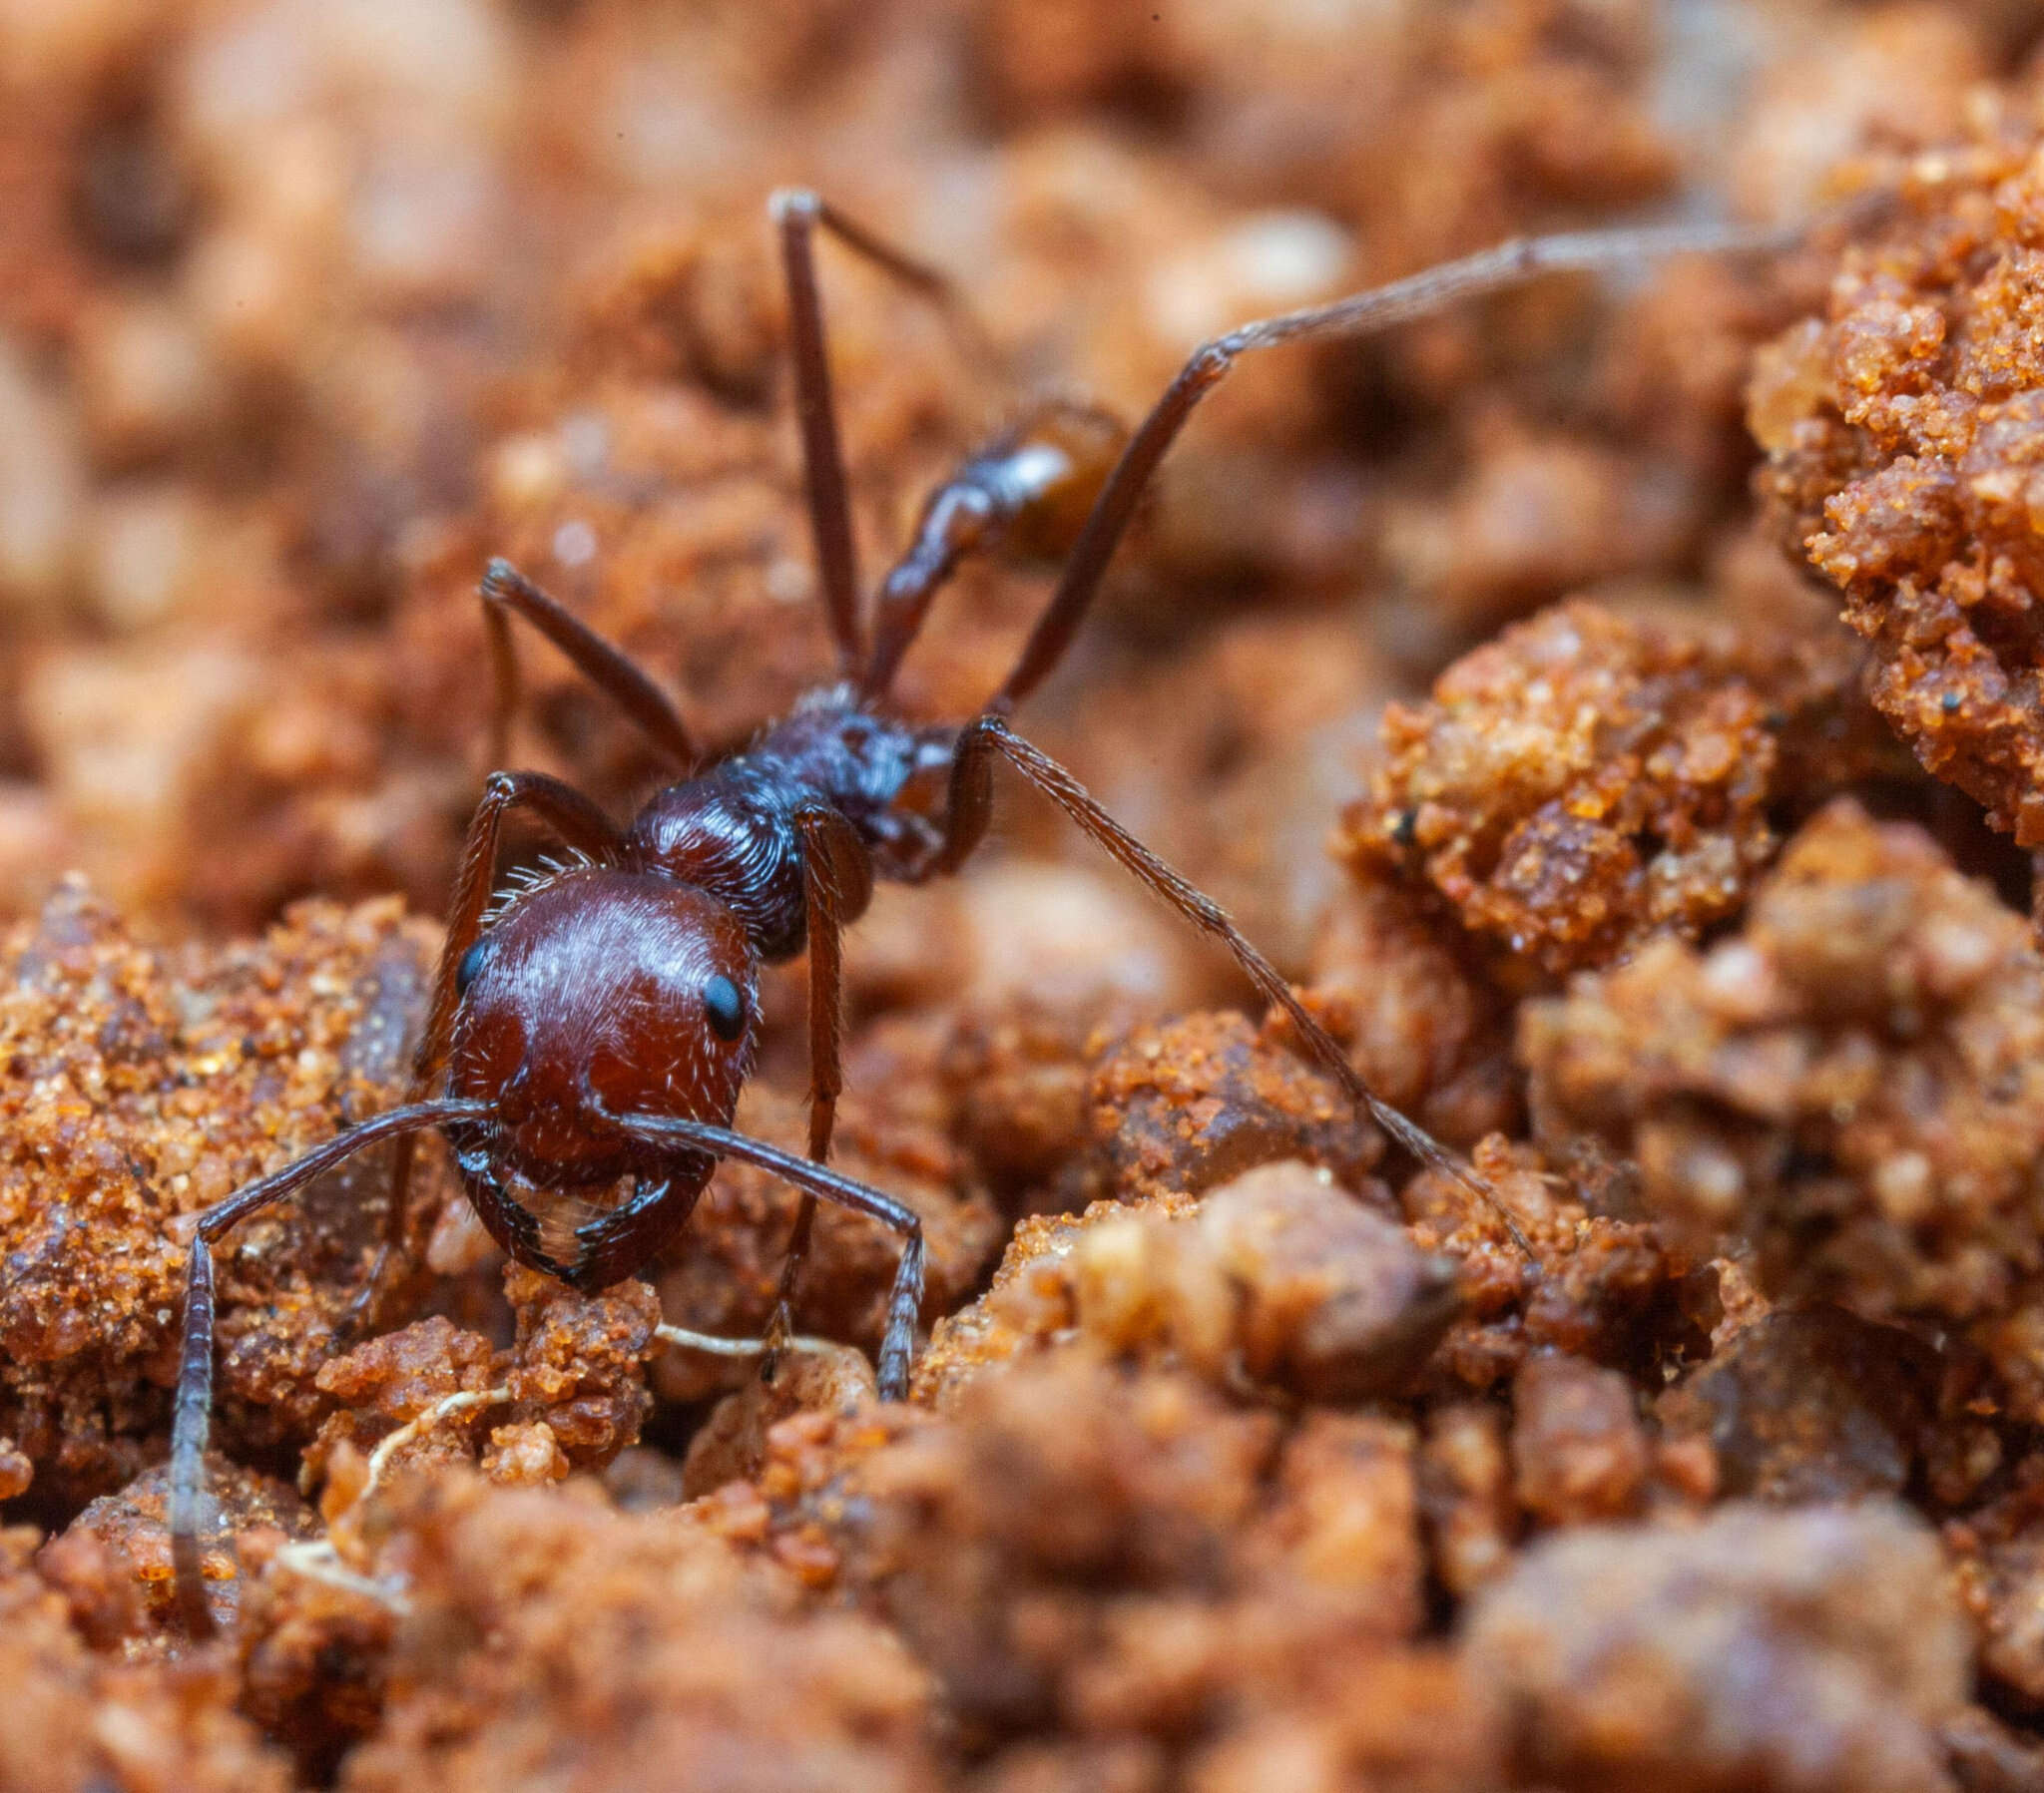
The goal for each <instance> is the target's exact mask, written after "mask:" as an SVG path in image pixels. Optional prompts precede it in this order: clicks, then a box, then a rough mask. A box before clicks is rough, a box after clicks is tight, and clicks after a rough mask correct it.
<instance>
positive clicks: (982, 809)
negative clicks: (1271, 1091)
mask: <svg viewBox="0 0 2044 1793" xmlns="http://www.w3.org/2000/svg"><path fill="white" fill-rule="evenodd" d="M996 753H999V754H1001V755H1002V756H1003V757H1005V758H1006V759H1007V761H1008V763H1009V764H1010V765H1012V766H1013V767H1014V768H1015V769H1016V770H1017V771H1018V772H1020V773H1021V774H1022V776H1023V777H1024V778H1026V779H1027V780H1028V781H1029V782H1030V783H1031V784H1033V785H1034V786H1035V787H1036V788H1037V789H1038V790H1040V791H1042V792H1043V794H1044V795H1045V796H1047V797H1048V798H1050V800H1051V801H1052V802H1053V803H1055V804H1056V805H1057V806H1058V807H1059V808H1060V809H1062V810H1063V811H1064V812H1065V814H1066V815H1068V816H1070V817H1071V819H1072V820H1073V821H1074V822H1076V823H1077V824H1078V825H1079V827H1080V828H1081V829H1083V830H1084V831H1085V833H1086V834H1088V835H1089V836H1091V838H1092V839H1093V841H1094V842H1095V843H1096V844H1097V845H1099V846H1101V847H1102V848H1104V849H1105V850H1106V851H1107V852H1108V854H1109V855H1110V856H1111V857H1113V858H1114V859H1115V860H1116V861H1117V862H1118V863H1119V864H1120V865H1121V866H1122V867H1123V868H1124V869H1125V870H1127V871H1129V872H1131V873H1133V874H1134V875H1135V877H1137V878H1138V879H1140V880H1141V881H1142V882H1143V883H1144V884H1145V885H1147V886H1148V887H1149V889H1150V890H1151V891H1153V892H1154V893H1155V894H1156V895H1158V896H1160V897H1162V898H1163V899H1164V900H1165V902H1167V903H1169V904H1170V905H1171V907H1172V908H1174V909H1176V910H1177V911H1178V913H1179V914H1180V915H1182V916H1183V917H1184V918H1185V919H1186V920H1187V921H1189V922H1191V923H1192V925H1193V926H1194V927H1196V928H1198V929H1199V930H1200V931H1201V932H1202V933H1203V934H1207V935H1209V936H1211V937H1212V938H1213V939H1215V940H1218V941H1219V942H1220V943H1221V944H1222V946H1224V947H1226V948H1227V950H1228V951H1229V953H1230V954H1231V955H1232V956H1233V957H1234V959H1235V962H1236V963H1237V964H1238V965H1240V966H1241V967H1242V968H1243V970H1244V971H1245V972H1246V973H1247V974H1248V975H1249V978H1250V981H1251V982H1252V983H1254V984H1255V985H1256V986H1257V988H1258V989H1259V990H1261V991H1262V992H1263V993H1264V995H1265V997H1266V998H1268V999H1269V1000H1270V1001H1271V1002H1272V1003H1274V1004H1276V1005H1277V1006H1278V1008H1280V1009H1282V1010H1283V1011H1284V1014H1285V1017H1286V1019H1287V1020H1289V1021H1290V1023H1291V1025H1292V1028H1293V1029H1294V1030H1295V1031H1296V1032H1297V1034H1298V1037H1299V1039H1300V1041H1301V1042H1302V1043H1303V1044H1304V1046H1305V1048H1306V1050H1307V1051H1308V1052H1309V1053H1310V1054H1311V1055H1312V1057H1313V1058H1315V1059H1317V1060H1318V1061H1319V1062H1320V1064H1321V1065H1322V1066H1323V1067H1324V1068H1325V1069H1326V1070H1327V1071H1328V1072H1330V1073H1331V1074H1332V1075H1333V1077H1334V1080H1335V1081H1336V1082H1337V1083H1338V1084H1340V1086H1341V1088H1342V1089H1343V1090H1344V1091H1345V1092H1346V1093H1347V1095H1348V1099H1349V1100H1350V1101H1351V1102H1352V1103H1354V1104H1355V1105H1356V1106H1357V1107H1358V1108H1360V1109H1362V1110H1363V1111H1364V1112H1365V1113H1366V1114H1367V1115H1368V1116H1369V1118H1370V1119H1371V1120H1372V1121H1375V1122H1376V1123H1377V1125H1378V1126H1380V1127H1382V1128H1383V1129H1384V1131H1385V1132H1387V1133H1388V1134H1390V1136H1391V1137H1392V1138H1393V1139H1395V1140H1396V1141H1397V1142H1398V1143H1399V1144H1400V1145H1402V1146H1403V1147H1404V1148H1405V1149H1406V1150H1407V1151H1408V1152H1410V1153H1411V1154H1412V1155H1413V1156H1414V1157H1416V1158H1418V1159H1419V1160H1420V1162H1422V1163H1423V1164H1425V1165H1427V1166H1428V1167H1429V1168H1431V1169H1434V1170H1438V1171H1440V1172H1442V1173H1443V1174H1445V1175H1448V1176H1451V1177H1453V1178H1454V1179H1455V1181H1456V1182H1458V1183H1460V1184H1461V1185H1462V1187H1463V1188H1465V1189H1467V1190H1468V1191H1469V1192H1470V1193H1471V1194H1473V1195H1475V1196H1476V1197H1477V1198H1478V1199H1479V1200H1481V1201H1483V1202H1484V1203H1485V1204H1486V1205H1487V1206H1488V1207H1489V1208H1490V1209H1491V1210H1492V1212H1494V1213H1495V1214H1496V1215H1497V1216H1498V1218H1499V1219H1500V1220H1501V1221H1503V1223H1504V1226H1505V1230H1506V1231H1508V1232H1509V1233H1510V1234H1511V1236H1512V1239H1513V1241H1514V1242H1515V1243H1516V1244H1517V1245H1518V1247H1519V1248H1520V1250H1522V1251H1523V1252H1524V1253H1525V1254H1526V1256H1527V1257H1528V1258H1532V1257H1533V1256H1534V1252H1533V1247H1532V1245H1531V1244H1530V1243H1529V1242H1528V1240H1527V1238H1526V1235H1525V1233H1524V1232H1523V1231H1522V1230H1521V1229H1520V1227H1519V1223H1518V1221H1517V1220H1516V1219H1514V1218H1513V1216H1512V1214H1511V1212H1510V1211H1509V1210H1508V1209H1507V1208H1506V1207H1505V1205H1504V1203H1503V1202H1502V1201H1501V1200H1500V1199H1499V1197H1498V1193H1497V1191H1496V1190H1495V1189H1493V1188H1492V1187H1491V1186H1490V1184H1489V1183H1487V1182H1486V1181H1484V1180H1483V1178H1482V1177H1480V1176H1478V1175H1477V1174H1476V1172H1475V1171H1474V1170H1472V1169H1471V1168H1470V1167H1469V1166H1468V1165H1467V1164H1466V1163H1464V1162H1463V1160H1462V1159H1461V1158H1460V1157H1459V1156H1457V1155H1456V1154H1455V1153H1454V1152H1452V1151H1450V1150H1449V1149H1448V1148H1447V1147H1446V1146H1445V1145H1443V1144H1442V1143H1441V1142H1440V1141H1439V1140H1438V1139H1436V1138H1435V1137H1434V1136H1433V1135H1432V1134H1431V1133H1429V1132H1428V1131H1427V1130H1426V1129H1425V1128H1424V1127H1422V1126H1420V1125H1418V1124H1417V1123H1416V1122H1414V1121H1409V1120H1407V1119H1406V1118H1405V1116H1403V1115H1401V1114H1400V1113H1399V1112H1398V1111H1397V1110H1396V1109H1394V1108H1392V1107H1391V1105H1390V1104H1389V1103H1387V1102H1385V1101H1384V1100H1383V1099H1382V1098H1381V1097H1379V1096H1378V1095H1377V1094H1376V1092H1375V1091H1373V1090H1372V1089H1371V1088H1370V1087H1369V1086H1368V1085H1367V1084H1366V1083H1364V1082H1363V1081H1362V1078H1361V1077H1360V1075H1358V1073H1357V1072H1356V1069H1355V1067H1354V1066H1353V1065H1352V1064H1350V1063H1349V1060H1348V1055H1347V1054H1346V1053H1344V1052H1343V1051H1342V1050H1341V1048H1340V1047H1339V1046H1338V1045H1336V1044H1335V1041H1334V1039H1333V1036H1332V1035H1330V1034H1329V1033H1328V1032H1327V1031H1326V1029H1325V1028H1323V1027H1321V1026H1320V1024H1319V1023H1318V1022H1317V1021H1315V1020H1314V1019H1313V1017H1312V1014H1311V1012H1310V1011H1309V1010H1308V1009H1307V1008H1306V1006H1305V1005H1304V1004H1303V1003H1301V1002H1300V1001H1299V1000H1298V998H1297V997H1296V996H1295V995H1294V994H1293V993H1292V989H1291V986H1290V985H1289V984H1288V983H1286V982H1285V980H1284V977H1283V976H1282V974H1281V973H1280V972H1279V971H1278V968H1277V967H1276V966H1275V965H1273V964H1272V963H1271V961H1270V960H1268V959H1267V958H1265V957H1264V955H1263V954H1262V953H1260V952H1259V951H1258V950H1257V949H1256V947H1255V946H1254V945H1252V944H1251V942H1250V940H1249V937H1248V936H1247V935H1245V934H1244V933H1243V931H1242V930H1241V929H1240V928H1238V927H1237V926H1236V925H1235V922H1234V921H1233V920H1232V919H1231V918H1230V916H1229V914H1228V911H1227V910H1225V909H1223V908H1222V907H1221V905H1220V904H1219V903H1217V902H1215V901H1214V899H1213V898H1212V897H1210V896H1208V895H1206V894H1205V892H1203V891H1201V890H1199V889H1197V888H1196V887H1195V886H1194V885H1192V884H1191V883H1189V882H1188V881H1187V880H1186V879H1185V878H1183V877H1181V876H1180V875H1179V873H1177V872H1176V871H1174V870H1173V869H1172V868H1171V867H1170V866H1169V865H1167V864H1166V863H1165V862H1164V861H1163V860H1162V859H1160V858H1159V857H1158V856H1157V855H1156V854H1155V853H1153V852H1151V850H1150V849H1149V848H1148V847H1146V846H1145V845H1144V844H1143V843H1142V842H1141V841H1140V840H1138V839H1137V838H1136V837H1135V836H1134V835H1133V834H1131V833H1130V832H1129V831H1128V830H1127V829H1126V828H1124V827H1123V826H1122V825H1121V823H1119V822H1118V821H1116V820H1115V819H1114V817H1113V816H1111V815H1109V814H1108V813H1107V811H1106V810H1105V809H1103V808H1102V807H1101V806H1100V804H1099V803H1098V802H1097V801H1096V800H1095V799H1094V797H1093V795H1092V793H1091V792H1089V791H1088V790H1087V789H1086V787H1085V786H1084V785H1083V784H1081V783H1080V782H1079V780H1078V779H1077V778H1075V777H1073V776H1072V774H1071V773H1070V772H1068V771H1066V770H1065V768H1064V767H1063V766H1061V765H1059V764H1058V762H1057V761H1056V760H1054V759H1052V758H1051V757H1050V755H1049V754H1047V753H1044V752H1042V751H1040V750H1039V749H1038V748H1036V747H1033V746H1031V745H1030V744H1029V742H1027V741H1026V740H1024V739H1023V738H1022V737H1021V736H1020V735H1018V734H1017V733H1015V731H1014V730H1013V729H1012V728H1010V727H1009V726H1008V723H1007V720H1006V718H1004V717H1003V716H1000V715H998V714H995V713H993V712H988V713H987V714H984V715H982V716H980V717H979V718H978V719H977V720H975V721H973V722H971V723H970V724H968V725H967V727H966V728H965V730H964V731H963V732H962V733H961V734H960V735H959V737H958V745H957V747H956V749H955V751H954V754H953V757H952V760H951V795H950V805H949V810H948V812H947V814H946V817H945V824H944V829H945V839H944V845H943V847H942V848H941V849H940V850H939V853H938V855H937V859H936V861H935V864H934V866H933V869H934V870H937V871H955V870H956V869H957V868H958V865H959V864H960V862H961V861H962V860H963V859H964V858H965V856H966V854H968V853H969V852H970V851H971V850H972V848H973V846H974V845H976V844H977V842H978V841H979V839H980V837H981V836H982V835H983V834H984V833H985V832H986V825H987V818H988V814H989V812H990V810H991V807H992V803H993V755H994V754H996Z"/></svg>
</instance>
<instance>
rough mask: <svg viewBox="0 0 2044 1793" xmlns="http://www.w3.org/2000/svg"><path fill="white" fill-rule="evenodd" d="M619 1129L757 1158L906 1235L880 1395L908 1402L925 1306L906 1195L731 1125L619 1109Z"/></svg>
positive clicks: (915, 1224)
mask: <svg viewBox="0 0 2044 1793" xmlns="http://www.w3.org/2000/svg"><path fill="white" fill-rule="evenodd" d="M613 1121H614V1123H615V1124H616V1126H617V1127H618V1128H619V1130H620V1131H622V1132H623V1133H625V1134H626V1135H627V1136H628V1137H631V1138H634V1139H640V1140H643V1141H644V1142H645V1143H647V1144H649V1145H667V1146H674V1147H679V1148H681V1149H683V1150H687V1151H707V1152H709V1153H710V1154H711V1155H712V1156H714V1157H720V1158H737V1159H738V1160H739V1162H741V1163H743V1164H755V1165H757V1166H758V1167H759V1168H760V1169H762V1170H766V1171H769V1172H771V1173H772V1174H773V1175H775V1176H777V1177H779V1178H780V1179H781V1180H782V1181H783V1182H786V1183H790V1184H792V1185H793V1186H794V1187H795V1188H797V1189H799V1190H801V1191H802V1193H803V1194H805V1195H809V1196H813V1197H816V1198H818V1199H821V1200H823V1201H827V1202H830V1203H832V1204H833V1205H834V1206H837V1207H841V1208H845V1209H848V1210H849V1211H850V1212H852V1213H855V1214H864V1215H865V1216H866V1217H867V1218H868V1219H869V1220H877V1221H879V1223H880V1224H881V1225H882V1226H884V1227H886V1228H887V1229H888V1230H889V1231H890V1232H896V1233H899V1234H900V1235H901V1261H900V1263H899V1264H898V1265H897V1266H896V1267H895V1271H894V1286H893V1287H892V1288H891V1289H890V1290H889V1291H888V1293H887V1319H886V1324H885V1327H884V1329H883V1330H882V1332H881V1334H880V1359H879V1363H878V1365H877V1369H878V1372H879V1385H880V1398H881V1400H883V1401H904V1400H906V1399H907V1398H908V1371H909V1366H910V1364H911V1363H912V1362H913V1360H914V1356H915V1324H916V1320H917V1317H918V1316H919V1315H920V1314H921V1312H922V1280H923V1250H924V1246H923V1235H922V1216H921V1215H920V1214H918V1213H917V1212H916V1211H915V1210H914V1209H913V1208H912V1207H909V1206H908V1205H907V1204H906V1203H905V1202H901V1201H897V1200H895V1198H894V1197H893V1196H891V1195H886V1194H883V1193H881V1191H880V1190H878V1189H875V1188H872V1187H870V1186H869V1185H867V1184H865V1183H862V1182H855V1181H854V1180H853V1179H852V1178H850V1177H848V1176H840V1175H839V1174H838V1173H837V1172H836V1171H835V1170H831V1169H827V1168H825V1167H824V1166H823V1165H821V1164H818V1163H815V1162H813V1161H812V1160H810V1159H807V1158H798V1157H796V1156H794V1155H793V1154H792V1153H791V1152H785V1151H782V1150H781V1149H780V1148H779V1147H778V1146H774V1145H768V1144H767V1143H766V1142H765V1141H764V1140H761V1139H752V1138H748V1137H747V1136H746V1135H745V1134H744V1133H735V1132H733V1131H732V1130H731V1129H730V1128H729V1127H723V1126H712V1125H711V1124H709V1122H707V1121H683V1120H679V1119H677V1118H675V1117H674V1116H670V1115H620V1116H616V1117H614V1118H613Z"/></svg>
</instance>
